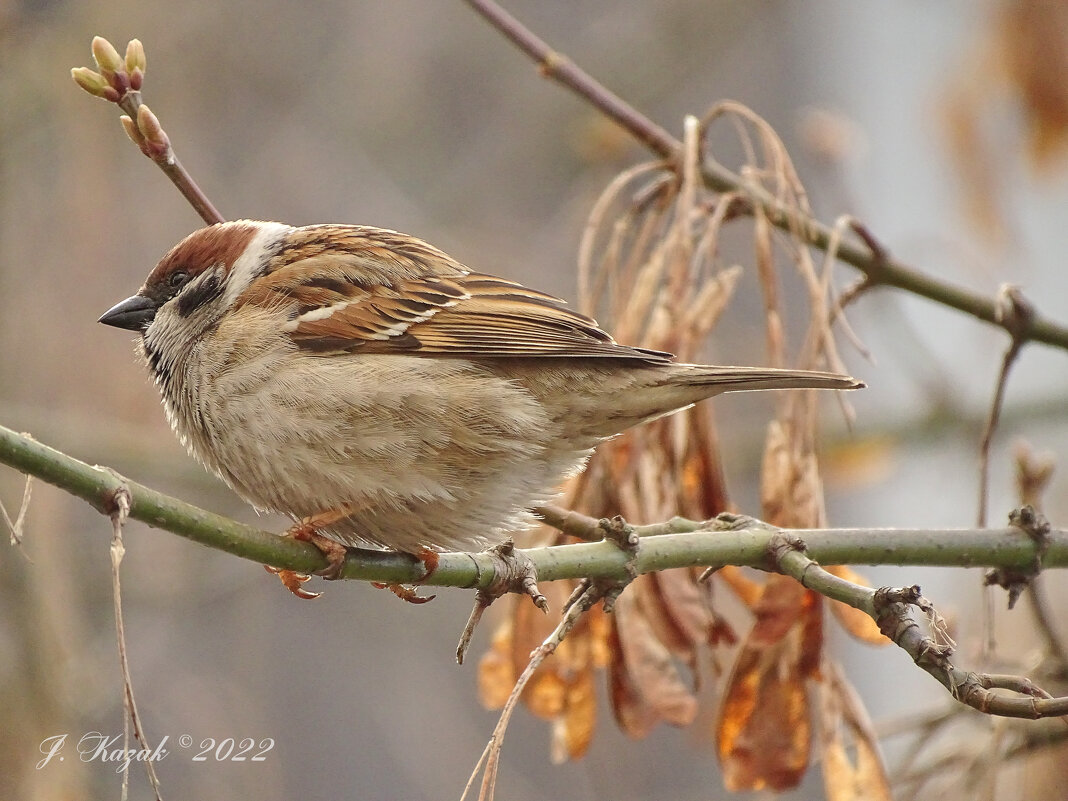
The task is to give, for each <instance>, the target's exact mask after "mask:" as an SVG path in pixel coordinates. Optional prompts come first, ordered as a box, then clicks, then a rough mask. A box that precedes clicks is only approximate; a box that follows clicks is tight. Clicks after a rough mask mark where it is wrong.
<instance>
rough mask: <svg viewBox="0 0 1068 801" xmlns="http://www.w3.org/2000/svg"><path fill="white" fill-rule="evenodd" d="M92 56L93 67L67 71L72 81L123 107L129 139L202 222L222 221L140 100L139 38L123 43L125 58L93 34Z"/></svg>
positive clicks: (142, 68)
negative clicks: (187, 202) (155, 165)
mask: <svg viewBox="0 0 1068 801" xmlns="http://www.w3.org/2000/svg"><path fill="white" fill-rule="evenodd" d="M93 60H94V61H96V66H97V69H96V70H91V69H89V68H88V67H75V68H74V69H72V70H71V71H70V74H71V77H72V78H73V79H74V82H75V83H76V84H78V86H80V87H82V89H84V90H85V91H86V92H88V93H89V94H91V95H93V96H94V97H99V98H101V99H102V100H107V101H109V102H111V103H114V104H116V105H117V106H118V107H119V108H121V109H122V110H123V111H125V112H126V113H125V114H124V115H122V116H121V117H120V118H119V120H120V122H122V127H123V129H124V130H125V131H126V135H127V136H129V137H130V140H131V141H132V142H133V143H134V144H135V145H137V147H138V148H139V149H140V150H141V152H142V153H144V154H145V155H146V156H148V157H149V158H150V159H152V161H154V162H155V163H156V164H157V165H158V166H159V168H160V169H161V170H163V172H164V173H165V174H166V175H167V177H168V178H170V179H171V182H172V183H173V184H174V185H175V186H176V187H178V191H179V192H181V193H182V196H183V197H185V199H186V200H188V201H189V203H190V205H191V206H192V207H193V209H194V210H195V211H196V212H197V214H199V215H200V217H201V219H203V220H204V222H206V223H208V224H209V225H211V224H212V223H219V222H223V221H224V220H225V218H224V217H223V216H222V215H221V214H220V213H219V210H218V209H216V208H215V206H214V205H213V204H212V202H211V201H210V200H209V199H208V196H207V195H205V194H204V192H203V190H201V188H200V187H199V186H198V185H197V183H196V181H194V180H193V177H192V176H191V175H190V174H189V172H188V171H187V170H186V169H185V167H183V166H182V163H181V162H180V161H179V160H178V157H177V156H176V155H175V154H174V148H173V147H171V140H170V138H169V137H168V136H167V132H166V131H164V130H163V126H162V125H161V124H160V121H159V118H158V117H157V116H156V115H155V114H153V113H152V109H150V108H149V107H148V106H146V105H145V104H144V103H143V102H142V101H141V86H142V84H143V83H144V80H145V67H146V60H145V48H144V46H143V45H142V44H141V42H140V41H139V40H137V39H131V40H130V42H129V44H127V45H126V58H123V57H122V56H120V55H119V51H118V50H116V49H115V47H114V45H112V44H111V42H109V41H108V40H107V39H105V38H103V37H102V36H96V37H94V38H93Z"/></svg>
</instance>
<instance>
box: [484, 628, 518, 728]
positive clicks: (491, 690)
mask: <svg viewBox="0 0 1068 801" xmlns="http://www.w3.org/2000/svg"><path fill="white" fill-rule="evenodd" d="M518 677H519V674H518V673H517V672H516V670H515V666H514V664H513V662H512V621H511V618H505V619H504V620H503V621H501V624H500V625H499V626H498V627H497V630H496V631H494V632H493V639H492V640H491V641H490V647H489V650H488V651H486V653H484V654H483V655H482V658H481V659H480V660H479V662H478V700H479V701H480V702H481V704H482V706H484V707H486V708H487V709H500V708H501V707H503V706H504V704H505V701H507V700H508V696H509V694H510V693H511V692H512V687H514V686H515V682H516V679H517V678H518Z"/></svg>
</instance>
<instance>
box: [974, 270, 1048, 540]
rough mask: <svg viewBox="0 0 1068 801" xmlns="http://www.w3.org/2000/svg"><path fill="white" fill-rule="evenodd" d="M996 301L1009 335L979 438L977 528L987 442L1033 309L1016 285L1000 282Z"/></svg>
mask: <svg viewBox="0 0 1068 801" xmlns="http://www.w3.org/2000/svg"><path fill="white" fill-rule="evenodd" d="M998 302H999V305H1000V308H1001V311H1000V312H999V318H1000V320H1001V322H1002V325H1004V327H1005V330H1006V331H1008V332H1009V336H1010V337H1011V338H1012V339H1011V341H1010V342H1009V346H1008V348H1006V349H1005V355H1004V356H1003V357H1002V359H1001V369H1000V370H999V371H998V380H997V384H996V386H995V387H994V399H993V401H992V402H991V404H990V414H989V415H988V416H987V419H986V425H985V426H984V427H983V436H982V438H981V439H980V442H979V510H978V514H977V515H976V526H977V527H979V528H984V527H985V526H986V516H987V498H988V495H989V492H990V442H991V440H992V439H993V438H994V431H995V430H996V429H997V426H998V420H999V419H1000V418H1001V407H1002V403H1003V401H1004V399H1005V386H1006V384H1007V383H1008V380H1009V371H1010V370H1011V369H1012V366H1013V364H1015V363H1016V358H1017V357H1018V356H1019V355H1020V350H1021V349H1022V348H1023V346H1024V344H1026V341H1027V340H1026V339H1025V338H1024V332H1025V331H1026V330H1027V325H1028V321H1029V319H1030V318H1031V316H1032V315H1033V314H1034V309H1033V308H1032V306H1031V304H1030V303H1029V302H1028V301H1027V300H1026V299H1025V298H1024V297H1023V294H1022V293H1021V292H1020V290H1019V288H1018V287H1014V286H1011V285H1009V284H1005V285H1003V286H1002V287H1001V289H1000V290H999V291H998Z"/></svg>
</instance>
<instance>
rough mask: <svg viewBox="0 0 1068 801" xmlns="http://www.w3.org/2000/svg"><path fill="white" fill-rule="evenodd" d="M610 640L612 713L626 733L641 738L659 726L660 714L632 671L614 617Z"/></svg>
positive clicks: (609, 690) (609, 675)
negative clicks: (647, 701) (648, 702)
mask: <svg viewBox="0 0 1068 801" xmlns="http://www.w3.org/2000/svg"><path fill="white" fill-rule="evenodd" d="M613 618H615V615H613ZM609 643H610V648H609V652H610V654H611V661H610V662H609V665H608V695H609V701H610V704H611V707H612V714H613V716H615V719H616V723H617V724H618V725H619V728H620V730H621V731H622V732H623V733H624V734H626V735H627V736H629V737H633V738H635V739H641V738H643V737H645V736H646V735H648V734H649V732H651V731H652V730H653V727H654V726H656V724H657V722H658V721H657V716H656V714H655V713H654V712H653V710H652V709H650V707H649V705H648V704H646V703H645V700H644V699H643V698H642V694H641V692H640V691H639V689H638V686H637V684H636V683H635V682H634V679H633V677H632V676H631V674H630V671H628V670H627V665H626V662H625V661H624V658H623V646H622V644H621V643H620V641H619V632H618V630H617V628H616V625H615V620H613V621H612V625H611V630H610V638H609Z"/></svg>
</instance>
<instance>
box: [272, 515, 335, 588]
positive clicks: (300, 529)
mask: <svg viewBox="0 0 1068 801" xmlns="http://www.w3.org/2000/svg"><path fill="white" fill-rule="evenodd" d="M351 511H352V510H351V509H349V508H348V507H342V508H339V509H331V510H329V511H326V512H320V513H319V514H315V515H311V516H309V517H305V518H303V519H302V520H301V521H300V522H299V523H297V524H296V525H294V526H292V527H291V528H290V529H289V530H288V531H286V533H285V534H283V535H282V536H284V537H289V538H291V539H294V540H299V541H301V542H308V543H311V544H312V545H314V546H315V547H316V548H318V549H319V551H320V552H321V553H322V554H323V556H325V557H326V561H327V565H326V567H324V568H323V569H322V570H316V571H315V575H317V576H320V577H322V578H325V579H329V580H333V579H338V578H341V571H342V570H343V569H344V567H345V556H346V555H347V554H348V548H346V547H345V546H344V545H342V544H341V543H340V542H338V541H337V540H334V539H331V538H330V537H326V536H324V535H322V534H320V533H319V529H321V528H323V527H325V526H329V525H331V524H332V523H336V522H337V521H338V520H341V519H343V518H345V517H348V515H349V514H350V513H351ZM264 567H265V568H267V570H268V572H271V573H274V574H275V575H277V576H278V578H279V580H280V581H281V582H282V584H283V585H285V588H286V589H287V590H289V591H290V592H291V593H293V594H294V595H296V596H297V597H298V598H303V599H305V600H310V599H312V598H318V597H319V596H320V595H322V593H321V592H312V591H311V590H306V589H304V587H303V586H302V585H303V584H304V583H305V582H306V581H308V580H309V579H310V578H311V576H309V575H308V574H307V573H298V572H296V571H295V570H282V569H280V568H277V567H270V566H269V565H264Z"/></svg>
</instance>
